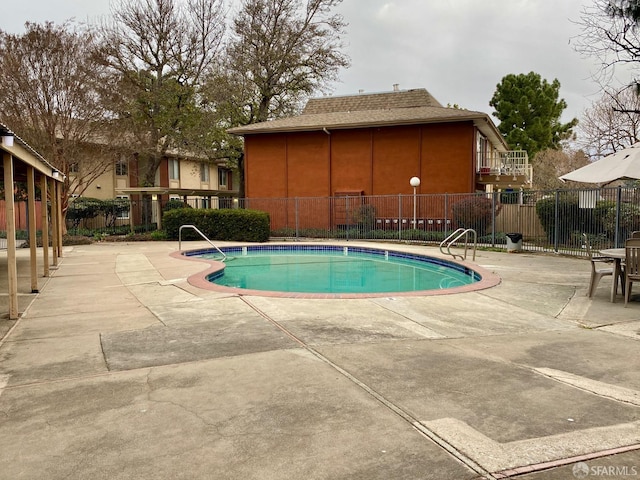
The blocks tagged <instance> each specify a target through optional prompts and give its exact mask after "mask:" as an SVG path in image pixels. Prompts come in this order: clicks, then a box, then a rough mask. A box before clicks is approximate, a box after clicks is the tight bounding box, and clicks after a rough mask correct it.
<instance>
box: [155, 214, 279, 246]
mask: <svg viewBox="0 0 640 480" xmlns="http://www.w3.org/2000/svg"><path fill="white" fill-rule="evenodd" d="M162 223H163V225H164V230H165V232H166V234H167V238H168V239H171V240H177V239H178V234H179V231H180V227H181V226H182V225H194V226H195V227H196V228H197V229H198V230H200V231H201V232H202V233H203V234H204V235H206V237H207V238H209V239H210V240H232V241H240V242H266V241H268V240H269V214H268V213H265V212H261V211H258V210H240V209H239V210H230V209H223V210H212V209H198V208H178V209H173V210H169V211H167V212H165V213H164V214H163V216H162ZM182 238H183V239H184V240H201V237H200V236H199V235H198V234H197V233H196V232H195V231H193V230H191V229H185V230H183V235H182Z"/></svg>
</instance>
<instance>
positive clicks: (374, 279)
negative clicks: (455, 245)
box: [189, 245, 481, 293]
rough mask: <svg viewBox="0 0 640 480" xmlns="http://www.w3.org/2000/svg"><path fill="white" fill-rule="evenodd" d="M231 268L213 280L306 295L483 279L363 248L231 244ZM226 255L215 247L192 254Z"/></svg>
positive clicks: (442, 264)
mask: <svg viewBox="0 0 640 480" xmlns="http://www.w3.org/2000/svg"><path fill="white" fill-rule="evenodd" d="M222 251H224V252H225V254H226V255H227V260H226V261H225V268H224V270H221V271H220V272H216V273H215V274H212V275H210V276H209V277H208V278H207V279H208V280H209V281H210V282H213V283H216V284H218V285H223V286H227V287H233V288H243V289H251V290H264V291H278V292H301V293H386V292H389V293H393V292H412V291H423V290H440V289H448V288H454V287H460V286H464V285H469V284H471V283H475V282H478V281H479V280H480V279H481V278H480V275H479V274H478V273H476V272H475V271H473V270H471V269H468V268H466V267H464V266H463V265H460V264H457V263H454V262H449V261H446V260H442V259H437V258H433V257H428V256H423V255H414V254H407V253H402V252H396V251H388V250H380V249H373V248H361V247H340V246H326V245H323V246H310V245H297V246H288V245H273V246H247V247H226V248H222ZM189 255H197V256H200V257H203V258H210V259H218V260H219V259H220V254H219V253H216V252H213V251H196V252H190V253H189Z"/></svg>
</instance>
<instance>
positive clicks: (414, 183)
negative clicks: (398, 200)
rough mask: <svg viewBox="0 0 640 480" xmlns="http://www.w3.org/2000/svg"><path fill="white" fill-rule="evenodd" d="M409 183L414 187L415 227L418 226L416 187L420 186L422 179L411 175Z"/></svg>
mask: <svg viewBox="0 0 640 480" xmlns="http://www.w3.org/2000/svg"><path fill="white" fill-rule="evenodd" d="M409 184H410V185H411V186H412V187H413V228H418V224H417V223H416V188H418V187H419V186H420V179H419V178H418V177H411V180H409Z"/></svg>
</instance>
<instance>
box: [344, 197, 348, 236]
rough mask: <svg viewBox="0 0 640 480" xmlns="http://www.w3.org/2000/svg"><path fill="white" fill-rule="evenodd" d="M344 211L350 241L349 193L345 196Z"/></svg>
mask: <svg viewBox="0 0 640 480" xmlns="http://www.w3.org/2000/svg"><path fill="white" fill-rule="evenodd" d="M344 211H345V219H344V220H345V222H346V225H345V227H346V229H347V242H348V241H349V195H345V197H344Z"/></svg>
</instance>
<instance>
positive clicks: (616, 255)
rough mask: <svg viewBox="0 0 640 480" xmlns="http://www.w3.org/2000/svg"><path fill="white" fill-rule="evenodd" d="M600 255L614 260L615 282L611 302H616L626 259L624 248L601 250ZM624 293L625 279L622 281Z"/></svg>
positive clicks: (612, 284)
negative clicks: (619, 281) (619, 280)
mask: <svg viewBox="0 0 640 480" xmlns="http://www.w3.org/2000/svg"><path fill="white" fill-rule="evenodd" d="M600 255H601V256H603V257H609V258H612V259H613V260H614V265H615V266H614V269H613V282H612V283H611V298H610V299H609V300H610V301H611V302H615V301H616V293H618V277H621V276H622V267H621V265H622V260H624V259H625V257H626V252H625V249H624V248H605V249H604V250H600ZM622 291H623V292H624V278H623V279H622Z"/></svg>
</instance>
